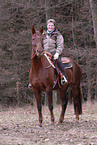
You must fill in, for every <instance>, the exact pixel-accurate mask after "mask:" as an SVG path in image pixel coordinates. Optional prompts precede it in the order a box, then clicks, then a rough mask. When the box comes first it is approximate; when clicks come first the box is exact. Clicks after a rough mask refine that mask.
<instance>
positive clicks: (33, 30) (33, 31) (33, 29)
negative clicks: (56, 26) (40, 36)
mask: <svg viewBox="0 0 97 145" xmlns="http://www.w3.org/2000/svg"><path fill="white" fill-rule="evenodd" d="M34 33H36V31H35V28H34V26H32V34H34Z"/></svg>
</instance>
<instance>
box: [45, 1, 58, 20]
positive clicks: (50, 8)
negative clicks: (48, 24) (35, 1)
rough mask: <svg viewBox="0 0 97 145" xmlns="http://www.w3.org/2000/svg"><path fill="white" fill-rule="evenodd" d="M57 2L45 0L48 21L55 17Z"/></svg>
mask: <svg viewBox="0 0 97 145" xmlns="http://www.w3.org/2000/svg"><path fill="white" fill-rule="evenodd" d="M55 1H56V0H45V14H46V21H47V20H48V19H51V18H54V17H55V13H56V12H55V9H54V6H55V4H56V3H55Z"/></svg>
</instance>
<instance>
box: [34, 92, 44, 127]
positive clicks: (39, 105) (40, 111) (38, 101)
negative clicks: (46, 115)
mask: <svg viewBox="0 0 97 145" xmlns="http://www.w3.org/2000/svg"><path fill="white" fill-rule="evenodd" d="M34 94H35V97H36V101H37V109H38V114H39V126H42V122H43V117H42V103H41V95H40V92H39V91H36V92H34Z"/></svg>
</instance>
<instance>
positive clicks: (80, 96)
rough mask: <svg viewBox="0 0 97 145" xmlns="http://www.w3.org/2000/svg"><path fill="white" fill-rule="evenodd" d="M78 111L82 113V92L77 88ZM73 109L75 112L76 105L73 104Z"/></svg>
mask: <svg viewBox="0 0 97 145" xmlns="http://www.w3.org/2000/svg"><path fill="white" fill-rule="evenodd" d="M77 107H78V113H79V115H80V114H82V94H81V89H80V88H79V95H78V106H77ZM74 111H75V112H76V106H75V105H74Z"/></svg>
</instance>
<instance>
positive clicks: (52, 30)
mask: <svg viewBox="0 0 97 145" xmlns="http://www.w3.org/2000/svg"><path fill="white" fill-rule="evenodd" d="M55 30H56V28H54V29H53V30H52V31H51V32H49V31H48V29H46V31H47V34H48V36H49V35H50V34H52V33H53V32H54V31H55Z"/></svg>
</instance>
